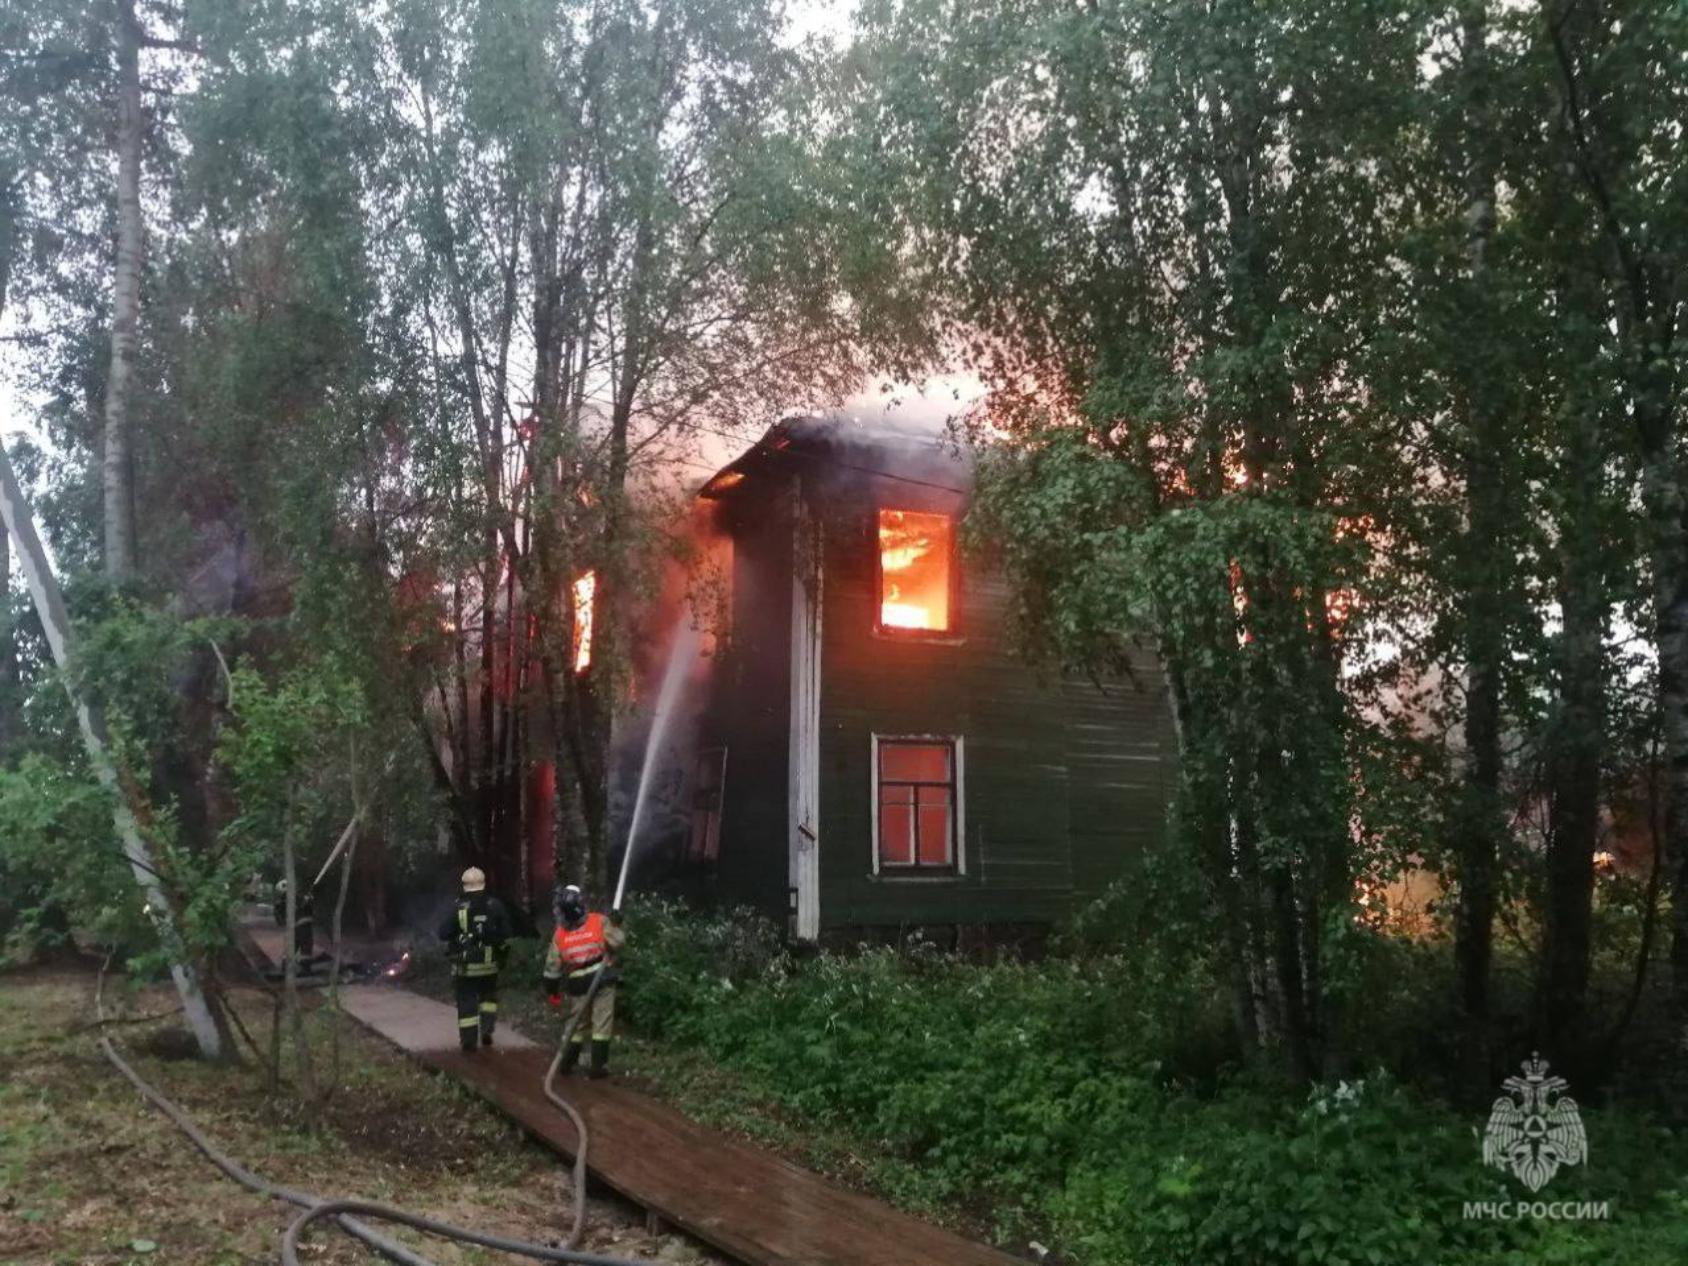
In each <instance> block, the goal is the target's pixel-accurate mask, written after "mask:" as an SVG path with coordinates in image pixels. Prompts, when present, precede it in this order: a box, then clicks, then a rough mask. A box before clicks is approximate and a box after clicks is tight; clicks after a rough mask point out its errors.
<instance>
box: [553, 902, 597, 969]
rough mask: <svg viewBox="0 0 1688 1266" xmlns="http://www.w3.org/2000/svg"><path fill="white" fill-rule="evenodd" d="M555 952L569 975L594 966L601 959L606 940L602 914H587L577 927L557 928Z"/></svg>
mask: <svg viewBox="0 0 1688 1266" xmlns="http://www.w3.org/2000/svg"><path fill="white" fill-rule="evenodd" d="M556 941H557V953H558V955H559V956H560V957H561V958H562V960H563V967H564V969H565V970H567V971H568V972H569V973H570V974H571V975H572V974H575V973H577V972H581V971H584V970H586V969H588V968H591V967H596V966H597V965H598V964H599V963H600V962H602V961H603V958H604V951H605V949H606V948H607V947H608V942H607V941H606V940H605V937H604V916H603V915H601V914H589V915H587V916H586V919H585V921H584V922H582V923H581V925H580V926H579V927H577V928H572V929H571V928H565V927H559V928H558V929H557V937H556Z"/></svg>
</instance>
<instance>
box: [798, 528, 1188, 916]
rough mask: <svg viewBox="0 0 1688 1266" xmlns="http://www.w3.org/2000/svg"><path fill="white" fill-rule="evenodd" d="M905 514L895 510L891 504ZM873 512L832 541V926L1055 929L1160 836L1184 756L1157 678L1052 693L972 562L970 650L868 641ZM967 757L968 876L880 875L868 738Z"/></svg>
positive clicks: (1067, 685) (1000, 595) (828, 761)
mask: <svg viewBox="0 0 1688 1266" xmlns="http://www.w3.org/2000/svg"><path fill="white" fill-rule="evenodd" d="M892 504H894V503H892ZM874 549H875V537H874V532H873V528H872V507H866V508H862V509H860V510H859V512H856V511H845V512H842V513H837V512H835V513H834V514H833V516H832V519H831V521H830V523H829V527H828V531H827V543H826V555H825V559H826V564H825V580H824V599H823V613H824V614H823V620H824V624H823V662H822V669H821V692H822V718H823V725H822V732H821V780H822V781H821V816H820V852H821V923H822V926H823V928H828V929H836V928H840V927H850V926H884V925H904V924H913V923H980V922H993V923H994V922H1001V923H1022V922H1042V921H1048V920H1053V919H1057V918H1060V917H1061V916H1063V915H1065V914H1066V913H1068V912H1069V911H1070V910H1071V909H1072V908H1073V905H1074V903H1075V901H1081V900H1083V899H1086V898H1088V897H1090V896H1093V895H1095V894H1097V893H1099V892H1100V891H1101V890H1102V889H1103V888H1104V887H1105V886H1106V885H1107V884H1108V883H1110V882H1111V881H1113V880H1114V879H1116V878H1118V877H1120V876H1121V875H1124V874H1126V873H1127V871H1128V869H1129V868H1130V867H1131V866H1132V865H1133V864H1134V862H1135V861H1136V859H1137V858H1139V857H1140V856H1141V853H1142V850H1143V848H1144V846H1145V845H1146V844H1148V843H1149V842H1150V841H1151V840H1152V839H1153V838H1154V837H1155V835H1156V834H1157V833H1158V832H1159V831H1160V830H1161V827H1162V824H1163V821H1164V817H1165V806H1166V799H1167V790H1168V786H1169V783H1168V771H1169V769H1170V767H1171V760H1172V745H1171V733H1170V726H1169V724H1168V721H1167V716H1166V704H1165V695H1164V692H1163V690H1162V687H1161V680H1160V676H1159V673H1158V672H1157V671H1156V670H1155V668H1154V665H1153V664H1152V663H1151V662H1149V661H1148V659H1147V658H1145V660H1144V662H1143V663H1142V664H1140V665H1138V666H1137V677H1138V684H1136V685H1134V684H1132V683H1130V682H1120V683H1117V684H1115V685H1111V686H1110V687H1109V688H1108V689H1107V690H1102V689H1099V688H1097V687H1096V686H1094V685H1092V684H1090V683H1081V682H1073V681H1063V680H1061V679H1059V678H1055V677H1053V676H1040V675H1039V674H1038V673H1037V672H1035V671H1034V670H1033V669H1031V668H1028V667H1027V666H1026V665H1025V664H1024V663H1022V662H1021V661H1020V660H1019V659H1018V658H1017V657H1016V656H1015V655H1014V654H1013V652H1012V650H1011V649H1010V648H1009V647H1008V646H1007V644H1006V640H1005V629H1004V617H1005V612H1006V610H1007V606H1008V593H1007V590H1006V587H1005V584H1004V582H1003V581H1002V579H1001V578H1000V577H998V576H994V575H991V574H989V573H985V572H981V571H980V569H979V566H978V564H977V563H973V564H971V565H969V563H968V560H966V559H963V560H962V561H961V565H962V566H963V568H964V569H965V570H964V574H963V576H962V580H961V585H960V610H959V627H958V633H959V638H958V640H956V641H953V642H931V641H914V640H904V639H899V638H897V637H895V636H894V635H885V636H879V635H876V634H875V633H874V632H873V627H874V615H875V607H876V604H877V601H878V595H877V592H876V569H875V556H874ZM875 733H877V734H880V735H882V736H898V735H921V734H936V735H959V736H961V737H962V739H963V740H964V753H965V755H964V768H963V784H964V785H963V795H964V798H965V810H964V815H963V819H964V829H965V832H966V839H965V842H964V850H965V852H964V864H965V873H964V874H963V875H960V876H957V877H955V878H942V879H937V878H932V879H928V878H915V877H906V878H905V877H883V876H879V877H876V876H875V875H874V874H873V856H872V848H873V843H872V841H873V822H872V815H873V812H874V805H873V803H872V790H871V789H872V772H873V771H872V760H873V742H872V736H873V735H874V734H875Z"/></svg>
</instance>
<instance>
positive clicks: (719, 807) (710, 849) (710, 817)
mask: <svg viewBox="0 0 1688 1266" xmlns="http://www.w3.org/2000/svg"><path fill="white" fill-rule="evenodd" d="M705 762H710V763H711V764H712V765H713V769H714V776H715V785H714V786H713V787H710V788H705V787H704V786H703V785H702V784H703V779H702V774H703V772H704V769H705ZM706 793H707V794H708V796H709V800H708V803H707V804H705V803H704V802H703V797H704V796H705V794H706ZM690 810H691V811H690V813H689V814H688V815H687V818H686V848H685V860H686V861H687V863H689V864H691V865H694V866H706V867H708V866H715V865H717V864H719V862H720V860H721V829H722V826H723V824H724V822H725V820H726V816H727V813H726V810H727V745H726V744H725V743H717V744H715V745H714V746H712V747H705V748H702V749H701V750H699V751H698V753H697V755H696V756H695V757H694V758H693V761H692V776H691V796H690ZM700 815H702V816H703V818H704V819H705V826H704V845H703V848H702V849H696V848H694V847H693V845H694V843H695V842H696V839H697V831H698V817H699V816H700ZM711 825H713V828H714V829H713V831H711V830H710V826H711Z"/></svg>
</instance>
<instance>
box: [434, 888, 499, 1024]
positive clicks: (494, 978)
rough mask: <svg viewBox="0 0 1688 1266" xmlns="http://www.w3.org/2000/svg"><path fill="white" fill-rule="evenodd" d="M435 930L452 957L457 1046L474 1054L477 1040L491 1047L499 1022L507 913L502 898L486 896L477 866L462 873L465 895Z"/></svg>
mask: <svg viewBox="0 0 1688 1266" xmlns="http://www.w3.org/2000/svg"><path fill="white" fill-rule="evenodd" d="M439 934H440V940H442V941H444V942H445V944H446V949H447V951H448V952H449V954H450V955H451V974H452V976H453V977H454V980H453V984H454V985H455V986H456V994H457V1041H458V1045H460V1046H461V1047H462V1048H463V1050H464V1052H465V1053H466V1054H473V1053H474V1051H475V1049H476V1042H477V1038H478V1039H479V1044H480V1045H481V1046H491V1045H492V1031H493V1029H495V1028H496V1027H497V1026H498V969H499V968H500V967H502V966H503V965H504V954H505V949H506V946H507V945H508V943H509V940H510V916H509V914H508V912H507V911H506V910H505V909H504V903H503V902H501V901H500V900H499V899H498V898H497V897H492V896H488V895H487V891H486V875H485V873H484V872H482V870H481V869H480V867H478V866H471V867H469V869H468V870H466V871H464V872H463V895H462V896H461V897H459V898H458V900H457V908H456V909H455V910H453V911H452V912H451V914H450V916H449V917H448V918H447V919H446V921H445V922H444V923H442V924H440V933H439Z"/></svg>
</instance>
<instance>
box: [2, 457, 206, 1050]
mask: <svg viewBox="0 0 1688 1266" xmlns="http://www.w3.org/2000/svg"><path fill="white" fill-rule="evenodd" d="M0 517H3V518H4V519H5V523H6V531H7V532H8V533H9V534H10V535H11V538H12V540H13V541H14V542H15V543H16V545H17V551H18V563H19V565H20V566H21V567H22V568H23V574H24V579H25V580H26V581H27V582H28V584H29V593H30V597H31V598H33V599H34V600H35V610H36V612H37V613H38V614H39V615H40V617H41V627H42V629H43V630H44V631H45V632H46V634H47V645H48V647H49V648H50V649H51V650H52V652H53V662H54V663H55V664H57V665H58V666H59V671H60V672H61V673H63V672H64V670H65V667H66V664H67V663H68V661H69V657H70V616H69V613H68V612H66V610H65V605H64V596H63V594H61V593H60V592H59V582H58V578H57V577H55V576H54V575H53V569H52V565H51V564H50V563H49V562H48V561H47V552H46V550H44V549H43V548H42V547H41V537H40V536H39V535H38V534H37V532H36V530H35V516H34V515H33V514H32V513H30V509H29V503H28V502H27V501H25V500H24V497H23V492H22V490H21V489H20V488H19V487H18V480H17V476H16V475H15V474H14V473H13V471H12V461H11V458H10V457H8V456H7V455H6V452H5V449H4V448H0ZM65 691H66V692H67V693H68V694H69V695H70V703H71V706H72V707H73V708H75V710H76V721H77V724H78V725H79V726H80V727H81V730H82V742H83V743H84V744H85V745H86V746H87V748H88V759H89V761H90V762H91V763H92V764H93V766H94V773H95V775H96V776H97V777H98V778H99V780H100V785H101V786H103V787H104V788H105V789H106V790H107V791H108V792H109V793H110V794H111V816H112V821H113V823H114V825H115V826H116V827H117V836H118V839H119V840H121V841H122V843H123V853H124V856H126V857H127V858H128V859H129V867H130V869H131V870H133V871H134V872H135V882H136V883H138V884H139V885H140V886H141V891H142V893H144V894H145V896H146V906H147V911H148V912H149V913H150V914H151V916H152V918H153V919H154V920H156V921H157V923H158V926H159V930H160V932H161V933H162V934H163V937H164V942H165V944H166V945H173V944H175V943H176V934H175V916H174V914H173V913H172V911H171V909H170V899H169V897H168V896H166V895H165V892H164V887H163V885H162V884H161V883H160V882H159V879H158V871H157V869H156V868H155V867H154V866H153V864H152V856H151V853H150V851H149V850H148V848H147V843H146V840H145V839H143V838H142V837H141V830H140V826H139V825H138V824H137V823H136V821H135V813H134V809H133V808H132V807H131V805H130V804H129V799H128V796H127V795H126V794H125V793H124V790H123V787H122V785H121V783H120V782H119V781H118V777H117V769H116V767H115V766H114V765H113V764H112V760H111V753H110V751H109V750H108V747H107V741H106V729H105V720H104V718H103V717H102V716H101V715H100V714H99V712H98V711H97V710H95V709H93V708H91V707H89V706H88V705H87V704H86V703H84V702H83V701H82V700H81V699H79V698H78V697H77V694H76V691H75V690H74V689H73V688H72V687H71V685H70V680H69V678H68V677H67V678H65ZM170 975H171V977H172V978H173V979H174V980H175V982H176V992H177V993H179V994H180V995H181V997H182V1013H183V1014H184V1015H185V1016H187V1020H188V1025H189V1026H190V1027H191V1028H192V1029H193V1035H194V1037H195V1038H196V1039H197V1040H198V1042H199V1050H200V1054H202V1055H204V1056H205V1058H207V1059H218V1058H220V1057H221V1056H222V1053H223V1040H222V1034H221V1033H219V1032H218V1029H217V1025H216V1022H215V1020H213V1018H212V1016H211V1007H210V1005H209V1004H208V1003H207V1002H206V1000H205V994H204V993H203V992H202V991H201V989H200V987H199V978H198V977H197V976H196V975H195V973H194V970H193V967H192V966H191V965H190V964H188V963H187V962H185V961H182V962H174V963H172V964H171V965H170Z"/></svg>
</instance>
